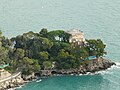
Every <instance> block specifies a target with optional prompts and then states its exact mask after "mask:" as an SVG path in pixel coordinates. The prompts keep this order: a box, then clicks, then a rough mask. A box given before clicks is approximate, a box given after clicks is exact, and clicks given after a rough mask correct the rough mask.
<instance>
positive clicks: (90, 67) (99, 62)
mask: <svg viewBox="0 0 120 90" xmlns="http://www.w3.org/2000/svg"><path fill="white" fill-rule="evenodd" d="M113 65H116V64H115V63H114V62H112V61H111V60H108V59H104V58H98V59H95V60H90V61H89V62H87V63H84V64H82V65H80V68H79V69H63V70H42V71H41V72H40V73H41V74H40V75H41V77H46V76H55V75H79V74H86V73H87V72H90V73H95V72H97V71H102V70H106V69H108V68H110V67H111V66H113Z"/></svg>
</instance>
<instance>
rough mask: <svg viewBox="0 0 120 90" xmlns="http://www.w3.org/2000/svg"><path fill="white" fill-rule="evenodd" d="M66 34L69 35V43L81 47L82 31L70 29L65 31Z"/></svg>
mask: <svg viewBox="0 0 120 90" xmlns="http://www.w3.org/2000/svg"><path fill="white" fill-rule="evenodd" d="M67 33H69V34H71V37H70V39H69V42H70V43H74V44H77V45H83V43H84V42H85V38H84V33H83V31H81V30H79V29H71V30H69V31H67Z"/></svg>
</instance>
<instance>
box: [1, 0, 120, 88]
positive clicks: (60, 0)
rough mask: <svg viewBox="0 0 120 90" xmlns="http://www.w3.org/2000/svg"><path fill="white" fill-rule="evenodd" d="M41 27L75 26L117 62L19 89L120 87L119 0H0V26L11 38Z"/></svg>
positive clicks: (64, 27) (62, 27)
mask: <svg viewBox="0 0 120 90" xmlns="http://www.w3.org/2000/svg"><path fill="white" fill-rule="evenodd" d="M41 28H48V30H57V29H62V30H69V29H72V28H77V29H80V30H82V31H83V32H84V33H85V37H86V38H88V39H89V38H95V39H97V38H100V39H102V40H103V41H104V43H105V44H106V45H107V47H106V51H107V52H108V54H107V55H106V58H109V59H111V60H113V61H114V62H116V63H117V66H114V67H112V68H111V69H108V70H106V71H101V72H99V73H98V74H95V75H84V76H61V77H51V78H48V79H43V80H42V81H41V82H36V81H34V82H31V83H28V84H26V85H25V86H24V87H23V88H21V89H19V90H120V64H119V63H120V35H119V34H120V0H0V30H2V32H3V34H4V35H5V36H6V37H8V38H10V37H15V36H17V35H19V34H22V33H25V32H28V31H34V32H39V31H40V29H41Z"/></svg>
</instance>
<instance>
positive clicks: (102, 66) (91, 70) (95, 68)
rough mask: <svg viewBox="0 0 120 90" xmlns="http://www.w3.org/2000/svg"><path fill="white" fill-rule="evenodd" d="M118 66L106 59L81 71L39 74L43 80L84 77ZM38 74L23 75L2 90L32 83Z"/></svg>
mask: <svg viewBox="0 0 120 90" xmlns="http://www.w3.org/2000/svg"><path fill="white" fill-rule="evenodd" d="M113 65H116V64H115V63H114V62H112V61H110V60H107V59H104V58H98V59H97V60H91V61H89V63H85V64H82V65H81V66H80V68H79V69H64V70H41V71H40V72H39V73H37V74H39V75H40V77H41V78H46V77H50V76H58V75H80V74H81V75H84V74H87V73H88V72H89V73H95V72H98V71H102V70H106V69H108V68H110V67H111V66H113ZM35 75H36V74H35V73H33V74H31V75H29V76H27V75H26V76H25V75H22V76H21V77H18V78H16V79H13V80H12V81H6V82H4V83H1V84H0V90H7V89H9V88H15V87H19V86H21V85H23V84H25V83H26V82H29V81H32V80H33V79H36V76H35Z"/></svg>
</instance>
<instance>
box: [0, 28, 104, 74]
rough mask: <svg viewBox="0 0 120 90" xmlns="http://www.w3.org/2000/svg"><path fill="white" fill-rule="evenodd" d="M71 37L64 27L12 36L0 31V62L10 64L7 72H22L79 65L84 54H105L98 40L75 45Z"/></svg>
mask: <svg viewBox="0 0 120 90" xmlns="http://www.w3.org/2000/svg"><path fill="white" fill-rule="evenodd" d="M70 36H71V35H70V34H68V33H66V32H65V31H63V30H55V31H50V32H48V30H47V29H45V28H43V29H42V30H41V31H40V32H39V33H34V32H32V31H30V32H28V33H24V34H23V35H19V36H17V37H14V38H11V39H8V38H5V37H4V36H2V32H0V64H5V63H9V64H10V66H9V67H7V68H6V69H7V70H9V71H10V72H14V71H16V69H20V70H22V72H23V74H31V73H32V72H38V71H39V70H41V69H42V70H44V69H45V70H46V69H71V68H79V66H80V64H82V63H84V60H85V59H86V58H87V57H89V56H96V57H101V56H104V55H105V54H106V52H105V45H104V43H103V42H102V41H101V40H100V39H97V40H86V42H87V43H85V44H84V45H82V46H80V45H78V46H76V45H73V44H72V43H69V38H70ZM81 61H83V62H82V63H81Z"/></svg>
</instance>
